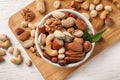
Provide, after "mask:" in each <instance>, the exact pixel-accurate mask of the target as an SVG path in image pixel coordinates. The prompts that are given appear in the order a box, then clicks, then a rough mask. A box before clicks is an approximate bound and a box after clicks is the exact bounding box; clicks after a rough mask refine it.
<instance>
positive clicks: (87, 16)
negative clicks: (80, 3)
mask: <svg viewBox="0 0 120 80" xmlns="http://www.w3.org/2000/svg"><path fill="white" fill-rule="evenodd" d="M82 15H83V16H85V17H86V18H87V19H88V20H89V19H90V15H89V14H88V13H82Z"/></svg>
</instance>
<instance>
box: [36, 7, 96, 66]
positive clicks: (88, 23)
mask: <svg viewBox="0 0 120 80" xmlns="http://www.w3.org/2000/svg"><path fill="white" fill-rule="evenodd" d="M55 11H61V12H69V13H73V14H75V15H77V16H78V17H80V18H82V20H83V21H85V23H86V24H87V25H88V28H89V29H90V30H91V31H92V34H93V35H94V34H95V32H94V29H93V26H92V24H91V22H90V21H89V20H88V19H87V18H86V17H84V16H83V15H82V14H81V13H80V12H77V11H74V10H71V9H58V10H55ZM53 12H54V11H52V12H50V13H48V14H47V15H45V16H44V17H43V18H42V19H41V20H40V22H39V23H38V25H37V28H38V26H39V25H42V24H43V23H44V22H45V20H46V19H47V18H48V17H49V16H51V14H52V13H53ZM37 28H36V31H35V45H36V48H37V50H38V53H39V54H40V56H41V57H42V58H43V59H44V60H45V61H46V62H48V63H49V64H51V65H54V66H57V67H60V68H71V67H76V66H78V65H80V64H82V63H83V62H85V61H86V60H87V59H88V58H89V57H90V55H91V54H92V52H93V50H94V47H95V43H92V48H91V50H90V51H89V52H88V53H87V54H86V56H85V58H84V59H83V60H81V61H79V62H76V63H71V64H68V65H66V66H60V65H59V64H56V63H53V62H51V61H50V60H48V59H46V58H45V57H44V56H43V52H42V50H41V48H40V46H39V43H38V37H39V35H38V29H37Z"/></svg>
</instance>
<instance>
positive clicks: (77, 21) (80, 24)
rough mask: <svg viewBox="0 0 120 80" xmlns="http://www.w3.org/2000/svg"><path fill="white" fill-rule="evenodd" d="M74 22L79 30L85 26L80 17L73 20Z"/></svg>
mask: <svg viewBox="0 0 120 80" xmlns="http://www.w3.org/2000/svg"><path fill="white" fill-rule="evenodd" d="M75 24H76V26H77V27H78V29H80V30H85V29H86V28H87V24H86V23H85V22H84V21H83V20H82V19H80V18H77V19H76V20H75Z"/></svg>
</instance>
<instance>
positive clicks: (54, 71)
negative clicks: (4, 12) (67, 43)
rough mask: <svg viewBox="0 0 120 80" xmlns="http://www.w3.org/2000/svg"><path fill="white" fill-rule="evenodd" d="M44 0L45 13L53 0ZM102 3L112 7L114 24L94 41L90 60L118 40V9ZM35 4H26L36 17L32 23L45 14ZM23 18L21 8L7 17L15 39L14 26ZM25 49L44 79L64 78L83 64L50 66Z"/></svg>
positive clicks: (66, 4) (67, 1)
mask: <svg viewBox="0 0 120 80" xmlns="http://www.w3.org/2000/svg"><path fill="white" fill-rule="evenodd" d="M45 1H46V6H47V12H46V14H47V13H48V12H50V11H53V10H54V8H53V2H54V1H55V0H45ZM71 1H72V0H63V1H61V3H62V5H61V7H62V8H71V7H70V3H71ZM89 1H90V0H89ZM91 1H92V0H91ZM102 3H104V5H105V4H110V5H111V6H112V7H113V12H111V14H110V17H112V18H113V19H114V21H115V25H114V26H112V27H111V28H108V29H107V31H106V32H105V33H104V35H103V38H104V40H103V41H101V42H98V43H96V46H95V49H94V51H93V53H92V55H91V56H90V58H89V59H88V60H90V59H91V58H92V57H94V56H95V55H97V54H98V53H99V52H101V51H102V50H104V49H106V48H107V47H109V46H110V45H112V44H113V43H115V42H116V41H118V40H119V39H120V14H119V13H120V10H118V9H117V8H116V7H115V6H114V5H113V4H112V3H109V2H105V1H104V2H102ZM35 5H36V3H35V2H32V3H31V4H29V5H28V6H27V8H29V9H30V10H32V11H33V12H35V14H36V19H35V20H34V21H33V22H32V23H34V22H38V21H40V19H41V18H42V17H43V16H44V15H45V14H44V15H41V14H39V13H38V11H37V10H36V8H35ZM23 20H24V19H23V18H22V16H21V10H20V11H18V12H17V13H15V14H14V15H12V16H11V18H10V19H9V23H8V25H9V27H10V29H11V30H12V32H13V33H14V35H15V36H16V38H17V39H18V37H17V35H16V34H15V28H16V27H20V23H21V21H23ZM95 20H96V19H95V18H94V20H93V25H94V24H95V23H94V22H95ZM18 41H19V42H20V43H21V44H22V42H21V41H20V40H19V39H18ZM25 50H26V53H27V54H28V55H29V57H30V58H31V60H32V62H33V63H34V64H35V66H36V67H37V69H38V70H39V71H40V73H41V74H42V75H43V77H44V78H45V80H64V78H65V77H66V76H68V75H69V74H70V73H71V72H73V71H74V70H76V69H77V68H78V67H80V66H82V65H83V64H84V63H83V64H82V65H80V66H78V67H74V68H69V69H61V68H58V67H55V66H52V65H50V64H48V63H47V62H45V61H44V60H43V59H41V58H40V57H37V56H35V55H34V54H33V53H31V52H30V51H29V50H27V49H25ZM88 60H87V61H88ZM87 61H86V62H87ZM86 62H85V63H86Z"/></svg>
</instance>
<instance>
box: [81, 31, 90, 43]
mask: <svg viewBox="0 0 120 80" xmlns="http://www.w3.org/2000/svg"><path fill="white" fill-rule="evenodd" d="M83 39H84V40H86V41H90V39H91V35H90V34H89V32H88V29H85V30H84V34H83Z"/></svg>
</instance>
